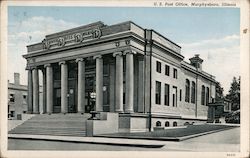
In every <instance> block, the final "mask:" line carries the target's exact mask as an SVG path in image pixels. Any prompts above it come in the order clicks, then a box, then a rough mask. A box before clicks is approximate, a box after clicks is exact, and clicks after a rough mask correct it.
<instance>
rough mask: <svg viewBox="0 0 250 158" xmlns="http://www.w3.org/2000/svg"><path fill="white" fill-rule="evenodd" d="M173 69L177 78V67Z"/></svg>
mask: <svg viewBox="0 0 250 158" xmlns="http://www.w3.org/2000/svg"><path fill="white" fill-rule="evenodd" d="M173 70H174V71H173V73H174V74H173V77H174V78H176V79H177V69H175V68H174V69H173Z"/></svg>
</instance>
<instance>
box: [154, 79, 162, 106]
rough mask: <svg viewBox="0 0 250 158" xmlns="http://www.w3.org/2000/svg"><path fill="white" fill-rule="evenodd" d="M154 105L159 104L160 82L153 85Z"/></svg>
mask: <svg viewBox="0 0 250 158" xmlns="http://www.w3.org/2000/svg"><path fill="white" fill-rule="evenodd" d="M155 104H161V82H158V81H156V84H155Z"/></svg>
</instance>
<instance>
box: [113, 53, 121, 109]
mask: <svg viewBox="0 0 250 158" xmlns="http://www.w3.org/2000/svg"><path fill="white" fill-rule="evenodd" d="M113 56H114V57H115V111H116V112H123V56H122V52H117V53H114V54H113Z"/></svg>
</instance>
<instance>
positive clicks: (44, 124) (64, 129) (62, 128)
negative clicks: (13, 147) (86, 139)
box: [9, 113, 90, 136]
mask: <svg viewBox="0 0 250 158" xmlns="http://www.w3.org/2000/svg"><path fill="white" fill-rule="evenodd" d="M88 118H90V114H86V113H85V114H84V115H81V114H66V115H64V114H51V115H48V114H41V115H36V116H34V117H32V118H31V119H29V120H27V121H25V122H24V123H23V124H21V125H19V126H17V127H16V128H14V129H12V130H11V131H9V134H30V135H55V136H86V130H85V126H86V120H87V119H88Z"/></svg>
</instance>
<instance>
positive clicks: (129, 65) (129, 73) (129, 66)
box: [124, 50, 135, 113]
mask: <svg viewBox="0 0 250 158" xmlns="http://www.w3.org/2000/svg"><path fill="white" fill-rule="evenodd" d="M124 54H126V104H125V113H133V112H134V108H133V103H134V54H135V52H134V51H132V50H129V51H125V52H124Z"/></svg>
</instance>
